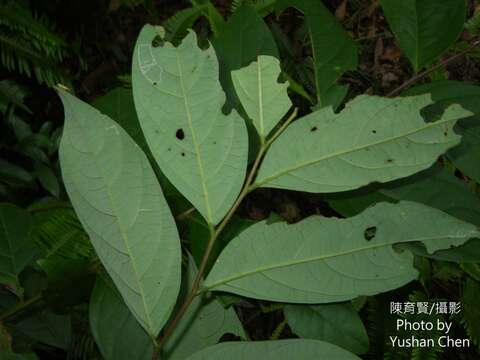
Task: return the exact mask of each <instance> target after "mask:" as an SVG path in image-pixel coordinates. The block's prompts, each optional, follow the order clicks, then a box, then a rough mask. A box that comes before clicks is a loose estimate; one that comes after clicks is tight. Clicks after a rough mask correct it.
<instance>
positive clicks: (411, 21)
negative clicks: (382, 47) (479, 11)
mask: <svg viewBox="0 0 480 360" xmlns="http://www.w3.org/2000/svg"><path fill="white" fill-rule="evenodd" d="M380 4H381V5H382V8H383V11H384V13H385V16H386V18H387V22H388V25H389V26H390V28H391V29H392V31H393V33H394V34H395V37H396V38H397V40H398V42H399V43H400V46H401V47H402V49H403V50H404V51H405V53H406V55H407V57H408V59H409V60H410V62H411V63H412V65H413V68H414V69H415V71H418V70H420V69H421V68H422V67H424V66H426V65H428V64H429V63H430V62H432V61H434V60H435V59H436V58H437V57H438V56H440V55H441V54H442V53H443V52H444V51H445V50H447V49H448V48H449V47H450V46H451V45H452V44H453V43H454V42H455V40H457V38H458V36H459V35H460V33H461V32H462V29H463V24H464V22H465V15H466V12H467V9H466V1H465V0H401V1H399V0H380Z"/></svg>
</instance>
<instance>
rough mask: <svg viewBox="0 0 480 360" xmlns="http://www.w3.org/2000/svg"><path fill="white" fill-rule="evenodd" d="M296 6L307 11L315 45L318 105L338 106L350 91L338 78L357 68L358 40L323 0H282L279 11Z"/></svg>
mask: <svg viewBox="0 0 480 360" xmlns="http://www.w3.org/2000/svg"><path fill="white" fill-rule="evenodd" d="M289 6H293V7H295V8H296V9H298V10H299V11H301V12H303V14H304V15H305V21H306V23H307V26H308V31H309V36H310V42H311V45H312V54H313V66H314V70H315V87H316V90H317V102H318V103H317V107H319V108H321V107H326V106H332V107H333V108H334V109H336V108H337V107H338V106H339V105H340V104H341V102H342V101H343V99H344V97H345V95H346V94H347V92H348V85H337V84H336V82H337V80H338V78H339V77H340V76H341V75H342V74H343V73H344V72H346V71H348V70H355V69H356V67H357V62H358V56H357V46H356V44H355V41H353V39H352V38H351V37H350V36H349V35H348V34H347V32H346V31H345V30H344V29H343V28H342V25H341V24H340V23H339V22H338V21H337V19H336V18H335V16H334V15H333V14H332V13H331V12H330V11H329V10H328V9H327V8H326V7H325V5H323V3H322V1H320V0H278V1H277V3H276V5H275V8H276V13H277V15H278V14H279V13H280V12H282V11H283V10H284V9H285V8H287V7H289Z"/></svg>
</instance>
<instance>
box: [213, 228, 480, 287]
mask: <svg viewBox="0 0 480 360" xmlns="http://www.w3.org/2000/svg"><path fill="white" fill-rule="evenodd" d="M475 234H476V233H475V232H472V234H470V235H466V234H463V235H459V236H434V237H425V238H415V239H408V240H401V241H397V242H394V243H391V242H382V243H378V244H374V245H370V246H366V247H363V248H355V249H352V250H349V251H344V252H339V253H337V254H328V255H321V256H313V257H309V258H303V259H297V260H292V261H287V262H283V263H279V264H275V265H272V266H264V267H259V268H257V269H253V270H251V271H247V272H244V273H240V274H237V275H233V276H230V277H227V278H225V279H223V280H220V281H217V282H214V283H212V284H209V285H208V284H206V285H205V286H204V288H205V289H207V290H208V289H213V288H216V287H218V286H221V285H224V284H227V283H229V282H231V281H235V280H238V279H241V278H244V277H247V276H250V275H256V274H257V273H263V272H265V271H268V270H274V269H279V268H283V267H289V266H293V265H299V264H305V263H309V262H315V261H321V260H328V259H333V258H336V257H340V256H346V255H351V254H355V253H357V252H363V251H368V250H373V249H377V248H380V247H385V246H393V245H396V244H400V243H402V244H403V243H409V242H417V241H429V240H435V239H438V238H448V239H462V238H467V237H471V236H474V235H475ZM207 280H208V278H207Z"/></svg>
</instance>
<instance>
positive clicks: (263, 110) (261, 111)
mask: <svg viewBox="0 0 480 360" xmlns="http://www.w3.org/2000/svg"><path fill="white" fill-rule="evenodd" d="M280 72H281V70H280V61H279V60H278V59H276V58H274V57H272V56H264V55H261V56H259V57H258V58H257V61H254V62H252V63H251V64H250V65H249V66H247V67H244V68H242V69H240V70H235V71H232V80H233V85H234V87H235V91H236V92H237V95H238V97H239V98H240V102H241V103H242V106H243V108H244V109H245V111H246V112H247V115H248V117H249V118H250V119H252V121H253V125H254V126H255V128H256V129H257V132H258V134H259V135H260V138H261V139H262V140H264V139H265V138H266V137H267V135H268V134H269V132H270V131H271V130H272V129H273V128H274V127H275V125H277V124H278V122H279V121H280V120H281V119H282V117H283V116H284V115H285V113H286V112H287V111H288V109H289V108H290V107H291V106H292V102H291V101H290V99H289V98H288V94H287V88H288V83H283V84H280V83H278V77H279V76H280Z"/></svg>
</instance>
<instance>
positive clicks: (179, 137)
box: [175, 129, 185, 140]
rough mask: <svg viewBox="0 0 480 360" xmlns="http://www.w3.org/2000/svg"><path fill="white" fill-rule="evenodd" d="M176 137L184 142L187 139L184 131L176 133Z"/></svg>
mask: <svg viewBox="0 0 480 360" xmlns="http://www.w3.org/2000/svg"><path fill="white" fill-rule="evenodd" d="M175 136H176V137H177V139H178V140H183V139H184V138H185V133H184V132H183V129H178V130H177V132H176V133H175Z"/></svg>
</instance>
